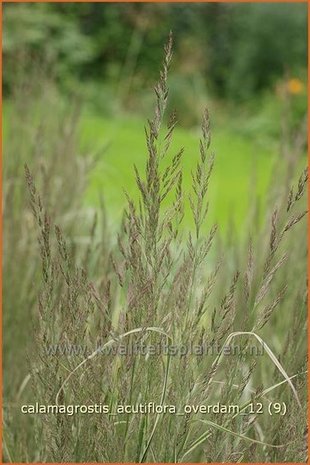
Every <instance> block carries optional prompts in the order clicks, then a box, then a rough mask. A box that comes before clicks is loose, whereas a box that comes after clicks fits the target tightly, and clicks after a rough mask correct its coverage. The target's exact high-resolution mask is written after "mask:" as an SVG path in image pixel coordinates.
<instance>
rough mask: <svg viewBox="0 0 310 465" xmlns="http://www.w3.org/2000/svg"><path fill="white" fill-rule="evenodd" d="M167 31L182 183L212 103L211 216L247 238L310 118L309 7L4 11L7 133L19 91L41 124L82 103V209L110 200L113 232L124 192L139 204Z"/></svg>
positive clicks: (28, 6)
mask: <svg viewBox="0 0 310 465" xmlns="http://www.w3.org/2000/svg"><path fill="white" fill-rule="evenodd" d="M170 29H171V30H172V31H173V34H174V43H175V46H174V61H173V67H172V70H171V75H170V80H169V83H170V90H171V92H170V104H169V105H170V108H169V109H170V110H173V109H176V111H177V116H178V120H179V127H178V129H177V130H176V133H175V144H174V146H175V147H176V148H177V147H180V146H184V148H185V157H184V168H185V186H186V185H187V184H188V182H189V180H190V171H191V168H192V166H193V163H194V159H195V158H196V155H197V153H198V137H199V125H200V116H201V112H202V110H203V108H204V107H205V106H206V105H207V106H208V107H209V109H210V112H211V118H212V132H213V149H214V150H215V152H216V156H217V157H216V166H215V172H214V176H213V179H212V189H211V192H210V197H211V199H210V200H211V202H210V205H211V210H210V214H211V217H212V220H215V221H219V223H220V224H221V226H222V229H223V230H224V231H225V230H226V229H227V225H228V224H229V225H231V224H232V223H235V224H236V227H237V229H239V230H240V229H242V225H243V224H244V221H245V220H246V215H247V210H248V206H249V198H253V197H254V196H255V194H258V196H259V198H260V199H261V202H263V201H264V194H265V192H266V190H267V188H268V186H269V183H270V181H272V169H273V166H274V163H275V159H277V158H278V157H279V156H280V157H281V156H285V152H289V151H290V150H291V147H290V146H289V140H290V137H285V136H284V134H286V136H288V131H289V132H290V136H291V135H292V136H294V135H295V134H297V133H298V131H300V127H302V124H303V121H304V118H305V114H306V100H307V99H306V62H307V48H306V44H307V40H306V37H307V5H306V4H293V3H283V4H268V3H261V4H251V3H246V4H229V3H224V4H222V3H196V4H169V3H163V4H152V3H145V4H144V3H132V4H109V3H105V4H103V3H79V4H74V3H73V4H70V3H67V4H66V3H64V4H57V3H54V4H53V3H46V4H33V3H23V4H6V5H4V37H3V56H4V75H3V89H4V136H5V137H10V131H9V128H8V126H9V124H10V123H9V120H10V118H15V117H16V109H15V108H14V106H12V101H14V95H15V94H16V92H18V89H19V92H20V93H23V92H24V93H27V92H28V93H29V94H30V95H31V99H30V100H31V105H28V107H27V109H25V111H27V112H31V113H32V114H33V116H32V117H33V119H37V120H40V119H42V118H45V117H46V113H47V112H52V113H53V114H54V115H55V117H56V115H57V113H60V112H61V111H62V110H61V108H66V107H70V105H72V102H77V106H78V107H79V112H80V114H79V123H78V124H79V132H78V134H79V135H78V146H79V151H80V152H81V153H87V154H91V155H93V156H94V157H95V158H96V160H97V163H96V166H95V168H94V169H93V170H92V172H91V174H90V176H89V182H88V188H87V190H86V194H85V204H86V205H91V206H96V205H98V202H99V199H100V197H101V196H102V195H103V196H104V199H105V204H106V208H107V210H108V213H109V218H110V221H111V222H112V223H113V222H115V223H116V224H117V223H118V222H119V219H120V217H121V213H122V209H123V206H124V204H125V196H124V192H123V189H124V188H125V189H126V190H127V191H128V192H129V193H130V194H131V195H133V196H135V191H136V189H135V184H134V176H133V169H132V168H133V164H134V163H135V164H136V165H137V166H138V167H141V166H143V161H144V159H145V155H146V147H145V141H144V135H143V134H144V131H143V128H144V124H145V121H146V119H147V118H148V117H150V116H151V114H152V113H151V112H152V105H153V94H152V91H151V90H152V87H153V85H154V83H155V82H156V79H157V74H158V70H159V66H160V62H161V59H162V54H163V44H164V42H165V40H166V38H167V35H168V33H169V30H170ZM43 81H44V85H43V84H42V82H43ZM14 112H15V113H14ZM44 115H45V116H44ZM29 123H30V124H31V118H30V119H29ZM304 149H305V147H303V150H304ZM186 218H187V217H186ZM186 221H187V220H186Z"/></svg>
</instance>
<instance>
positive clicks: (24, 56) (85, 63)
mask: <svg viewBox="0 0 310 465" xmlns="http://www.w3.org/2000/svg"><path fill="white" fill-rule="evenodd" d="M170 29H171V30H172V31H173V33H174V37H175V55H176V58H175V62H174V66H175V67H176V68H178V67H179V68H181V69H182V71H183V72H184V73H186V74H188V75H191V74H193V73H197V72H199V73H201V75H202V76H203V79H204V80H205V82H206V84H207V85H208V87H209V88H210V89H211V90H212V91H213V93H214V94H215V95H216V96H218V97H223V98H232V99H243V100H245V99H247V98H248V97H249V96H251V95H252V94H253V93H257V92H259V91H261V90H264V89H265V88H266V87H268V86H270V85H271V84H273V83H274V81H275V80H276V79H277V78H279V77H281V76H283V74H284V73H289V74H291V75H298V73H300V72H301V70H304V69H305V67H306V63H307V5H306V4H302V3H297V4H294V3H283V4H278V3H277V4H270V3H269V4H268V3H260V4H254V3H252V4H251V3H246V4H229V3H228V4H227V3H225V4H222V3H196V4H184V3H183V4H169V3H161V4H156V3H128V4H108V3H44V4H40V3H22V4H4V20H3V57H4V70H3V84H4V92H5V93H10V91H11V88H12V83H14V79H16V76H17V75H18V72H19V70H22V72H23V73H25V72H27V70H28V69H30V68H31V66H32V65H33V63H36V64H38V63H39V65H41V66H45V67H46V68H47V69H49V70H50V72H52V74H53V76H54V77H55V79H56V80H57V81H58V82H59V83H60V85H61V86H63V85H65V86H71V85H72V84H74V82H77V81H83V82H86V81H87V80H90V81H92V82H93V81H102V80H110V81H111V82H116V81H117V80H119V79H120V76H122V75H123V76H125V77H126V76H128V79H130V77H132V75H133V74H135V75H138V76H139V77H140V81H139V84H140V85H141V86H142V87H143V86H144V85H148V84H149V82H150V81H151V82H153V80H154V76H155V75H156V73H157V70H158V63H159V62H160V60H161V57H162V44H163V43H164V41H165V38H166V37H167V34H168V32H169V30H170Z"/></svg>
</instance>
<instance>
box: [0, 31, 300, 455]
mask: <svg viewBox="0 0 310 465" xmlns="http://www.w3.org/2000/svg"><path fill="white" fill-rule="evenodd" d="M171 58H172V37H171V36H170V38H169V41H168V43H167V45H166V47H165V56H164V61H163V66H162V70H161V73H160V79H159V81H158V83H157V85H156V86H155V98H156V103H155V111H154V116H153V118H152V119H150V120H149V121H148V122H147V126H146V128H145V138H146V147H147V159H146V163H145V171H144V172H143V173H142V172H140V171H139V170H138V169H137V168H134V170H135V176H136V184H137V189H138V191H139V199H140V200H139V202H138V203H137V202H134V201H133V200H132V199H131V197H130V196H129V195H127V208H126V211H125V213H124V217H123V222H122V225H121V229H120V231H119V234H118V236H117V238H111V237H109V234H108V231H107V227H106V222H105V218H104V215H103V214H102V213H100V212H99V214H98V215H95V216H94V220H93V222H91V221H89V218H88V217H87V216H84V217H83V216H82V215H81V214H79V213H80V212H78V210H76V209H74V210H73V209H72V204H71V205H68V204H70V203H71V202H72V203H73V202H74V203H75V202H77V205H78V202H79V201H80V200H81V198H82V196H83V192H84V191H83V189H84V181H85V179H84V176H85V172H86V173H87V168H88V166H86V167H83V169H82V170H81V171H79V163H80V162H81V159H80V158H79V157H77V156H76V154H75V153H74V149H73V148H72V147H74V145H73V146H72V145H71V143H72V142H73V141H74V137H73V136H74V130H73V129H74V127H75V126H74V124H73V126H72V127H71V126H69V130H68V131H65V133H64V134H61V135H59V136H58V138H57V145H56V147H55V151H54V152H53V154H54V155H55V157H56V158H53V157H50V158H49V161H48V162H47V163H48V165H47V166H43V168H42V170H41V172H39V171H40V170H39V167H40V158H36V157H35V156H32V155H31V156H30V155H29V157H28V158H27V159H25V160H23V161H25V162H26V166H25V174H26V181H27V186H28V192H29V196H28V198H30V208H29V207H27V204H26V200H25V197H24V195H25V192H24V187H21V185H19V184H18V183H17V182H16V179H18V180H19V181H20V179H21V173H20V167H19V168H18V169H19V171H18V173H15V174H14V173H12V172H11V174H8V173H6V174H5V179H6V181H5V182H6V188H7V189H11V188H12V189H16V191H15V192H16V193H15V195H16V196H17V197H18V199H19V200H18V201H19V204H18V205H19V208H18V211H17V210H15V211H16V214H15V216H13V213H12V210H14V209H15V208H16V207H15V206H14V207H13V206H11V209H10V201H12V196H4V200H5V240H6V241H7V247H5V254H4V267H5V270H6V273H5V288H4V290H5V293H4V303H5V315H7V316H6V317H5V318H8V319H9V321H8V322H7V327H8V328H10V327H11V328H15V326H14V321H12V319H10V318H12V317H11V316H9V315H10V311H12V313H13V307H14V306H16V309H17V308H18V309H19V310H18V311H19V313H18V314H17V313H16V318H17V319H18V320H19V322H20V324H23V322H25V321H26V320H29V319H30V315H31V317H32V325H31V326H30V325H28V330H29V332H28V333H27V334H26V336H25V333H24V332H22V334H23V340H22V349H21V350H22V351H24V350H25V347H26V345H27V344H28V348H29V353H28V367H29V369H27V370H26V372H25V373H24V376H23V377H21V376H19V375H18V373H16V374H15V377H16V380H18V382H17V381H16V382H15V385H14V389H13V394H10V393H9V392H8V382H9V381H6V397H7V403H5V405H4V407H5V432H4V440H5V441H4V453H5V460H6V461H40V462H63V461H65V462H90V461H92V462H172V463H176V462H280V461H283V462H284V461H300V462H302V461H305V460H306V455H307V451H306V442H305V429H306V408H305V402H306V348H307V346H306V315H307V312H306V308H307V306H306V279H305V276H306V240H305V238H306V231H305V221H304V219H303V218H304V216H305V198H304V197H305V195H304V194H305V188H306V182H307V171H304V172H302V174H301V175H300V177H299V179H298V180H297V182H296V181H295V180H296V173H295V172H294V171H295V170H293V169H292V168H291V167H292V163H290V165H289V167H288V164H287V163H286V161H285V160H284V161H281V162H279V166H277V167H276V169H277V170H278V171H277V177H274V179H273V185H272V186H271V188H270V201H269V203H268V208H267V210H266V212H265V214H264V218H265V221H264V223H263V225H259V224H260V223H258V224H256V222H255V215H256V214H257V212H256V211H255V208H254V207H255V206H254V207H253V221H252V223H251V225H250V227H249V231H248V239H247V241H245V242H244V241H243V240H242V241H241V240H240V241H239V242H238V241H237V239H236V238H234V237H233V238H232V239H231V241H230V243H226V242H223V240H222V239H221V238H220V237H217V229H218V228H220V227H221V225H213V226H211V227H209V228H206V226H205V223H206V218H207V216H208V207H209V204H208V191H209V189H210V188H211V187H210V180H211V179H212V170H213V167H214V162H215V161H216V157H215V156H214V154H213V153H212V151H211V130H210V117H209V113H208V111H207V110H206V111H205V112H204V114H203V117H202V125H201V138H200V145H199V148H200V150H199V153H198V154H197V161H196V168H195V169H194V170H193V172H192V186H191V191H190V192H185V191H184V189H183V183H182V157H183V156H186V154H185V153H184V150H183V149H182V148H180V150H179V151H177V152H176V153H171V141H172V138H173V131H174V128H175V126H176V124H177V118H176V115H175V114H172V115H171V116H168V117H166V107H167V101H168V97H169V91H168V71H169V66H170V63H171ZM70 128H71V129H70ZM44 135H45V133H44V132H43V131H42V129H40V131H39V134H38V136H40V137H41V138H42V137H44ZM55 143H56V141H55ZM33 150H34V152H31V153H37V150H38V145H37V143H36V144H34V146H33ZM127 156H129V155H128V154H127ZM57 157H58V158H57ZM84 162H85V159H84ZM297 165H298V163H294V168H295V167H296V166H297ZM15 168H16V166H15ZM15 168H14V167H13V166H12V168H10V169H12V170H13V169H15ZM288 168H289V169H288ZM40 180H41V181H40ZM81 180H82V181H83V182H81ZM38 183H40V186H39V187H38V186H37V184H38ZM10 186H12V187H10ZM125 187H126V186H125ZM16 201H17V200H15V202H16ZM187 202H188V203H189V207H190V210H191V213H192V219H193V228H192V230H190V231H186V230H184V228H181V225H182V221H183V217H184V208H185V204H186V203H187ZM77 208H78V207H77ZM8 209H9V210H8ZM30 209H31V215H30V214H29V212H30ZM70 213H72V214H70ZM65 219H66V220H67V221H65ZM101 220H102V221H101ZM25 221H27V222H26V223H25ZM11 223H13V224H14V231H15V235H16V237H15V235H14V236H10V235H9V230H10V228H11ZM87 228H89V229H88V230H87ZM207 229H208V230H207ZM22 237H24V238H23V239H21V238H22ZM83 237H84V238H87V240H84V241H83V240H81V239H82V238H83ZM36 238H37V239H38V241H37V243H38V245H39V248H38V247H37V246H36V245H35V244H36ZM38 252H39V253H38ZM14 254H16V260H15V261H14V260H12V258H13V256H14ZM38 256H39V257H40V268H39V267H38V260H37V257H38ZM20 264H22V265H23V269H21V268H20ZM26 264H27V265H26ZM32 266H33V267H35V269H34V270H32V269H31V268H30V267H32ZM12 267H13V268H12ZM18 270H20V271H19V273H20V274H19V275H18V274H17V273H18ZM28 273H29V276H28ZM21 274H23V277H22V276H21ZM6 275H11V276H13V277H14V279H16V280H18V282H19V283H23V286H21V284H20V287H17V285H16V287H15V289H19V292H18V295H19V298H20V299H24V306H25V308H26V309H27V311H28V312H30V314H27V313H26V312H25V311H24V312H22V311H21V307H22V305H21V304H18V303H17V300H16V299H17V297H16V293H14V292H13V291H12V289H13V288H12V286H11V285H10V283H9V278H8V277H6ZM15 292H16V291H15ZM37 294H38V298H37ZM25 299H26V300H25ZM9 334H10V333H9ZM28 339H30V340H32V339H33V341H31V342H30V343H29V340H28ZM10 343H11V341H10V340H7V348H6V351H7V352H8V353H9V349H8V347H9V346H10ZM133 345H140V347H141V346H142V345H146V346H148V347H149V348H150V347H151V345H153V346H156V347H158V345H160V346H161V347H163V346H164V347H170V349H171V348H172V347H178V348H180V347H186V348H189V347H192V348H193V347H196V348H197V350H198V348H199V347H202V346H203V345H204V347H206V345H208V346H209V347H212V348H213V351H210V353H208V354H204V355H201V354H199V353H198V352H197V353H187V354H184V353H180V352H178V353H174V352H173V350H168V351H166V352H165V351H163V350H159V351H158V352H156V353H153V352H151V351H149V353H146V354H145V353H142V352H141V351H140V352H139V353H127V354H126V356H124V355H123V354H122V353H121V348H123V349H124V346H125V347H126V348H128V347H130V346H133ZM153 346H152V347H153ZM68 347H71V348H72V347H74V348H75V352H74V353H72V351H71V352H70V351H68V350H63V349H64V348H68ZM51 348H52V350H51ZM59 348H61V350H59ZM77 348H78V349H79V350H76V349H77ZM112 348H114V350H115V349H119V351H115V353H114V354H113V355H111V353H110V354H109V353H108V352H107V350H108V349H111V350H112ZM80 349H81V350H80ZM231 349H234V350H235V349H238V350H236V353H230V350H231ZM241 349H242V350H241ZM18 360H19V361H20V363H21V364H22V360H23V355H22V354H21V353H19V355H18ZM9 363H11V360H10V358H9V357H8V356H7V360H6V367H5V369H6V377H7V379H9V376H10V374H9V373H10V369H9ZM35 402H39V403H40V404H43V405H51V404H53V405H58V406H59V405H86V406H87V405H88V406H90V405H93V404H95V403H97V404H102V405H105V406H107V407H108V408H109V410H110V413H111V412H112V413H115V411H116V409H117V406H118V405H126V404H127V405H131V406H136V407H135V408H137V406H139V405H140V404H142V405H144V404H149V403H150V402H151V403H152V402H153V403H154V404H155V405H157V406H159V407H161V408H162V409H164V408H165V406H176V408H177V409H178V413H182V414H181V415H176V414H174V413H171V412H169V411H168V412H166V413H160V412H156V411H153V410H152V409H150V411H148V410H147V408H146V407H145V409H146V413H145V411H141V409H139V408H138V412H137V413H132V412H128V413H126V412H125V413H117V414H116V415H113V416H112V415H108V414H104V413H100V414H95V413H93V414H86V415H85V414H82V413H76V414H74V415H72V416H71V415H70V416H69V415H65V414H61V413H57V414H37V415H35V416H31V415H25V414H22V413H21V412H20V406H21V405H23V404H30V403H35ZM217 403H220V404H221V405H223V406H226V407H229V406H233V405H238V406H239V407H240V411H238V412H236V411H232V410H231V411H228V412H225V413H220V414H219V413H217V412H216V411H215V410H213V409H207V410H206V411H203V409H202V410H201V411H200V412H199V411H194V410H193V409H192V411H191V412H187V411H185V412H184V406H185V405H187V406H212V405H216V404H217ZM275 403H276V404H275ZM270 405H274V411H273V413H274V414H273V415H272V416H271V415H270V413H269V412H268V406H270ZM278 405H279V406H280V407H279V408H281V413H283V408H284V406H285V409H286V413H285V416H282V415H281V414H280V413H279V412H278V413H277V411H276V410H277V408H278ZM260 409H263V411H262V412H261V410H260ZM142 410H143V409H142ZM159 410H160V409H159ZM244 412H247V413H248V414H247V415H244V414H243V413H244Z"/></svg>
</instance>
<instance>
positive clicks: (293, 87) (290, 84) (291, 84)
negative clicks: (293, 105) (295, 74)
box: [287, 78, 305, 95]
mask: <svg viewBox="0 0 310 465" xmlns="http://www.w3.org/2000/svg"><path fill="white" fill-rule="evenodd" d="M304 88H305V86H304V84H303V82H302V81H301V80H300V79H298V78H292V79H289V80H288V81H287V90H288V92H289V93H290V94H293V95H297V94H301V92H302V91H303V90H304Z"/></svg>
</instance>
